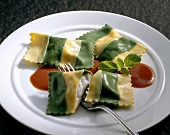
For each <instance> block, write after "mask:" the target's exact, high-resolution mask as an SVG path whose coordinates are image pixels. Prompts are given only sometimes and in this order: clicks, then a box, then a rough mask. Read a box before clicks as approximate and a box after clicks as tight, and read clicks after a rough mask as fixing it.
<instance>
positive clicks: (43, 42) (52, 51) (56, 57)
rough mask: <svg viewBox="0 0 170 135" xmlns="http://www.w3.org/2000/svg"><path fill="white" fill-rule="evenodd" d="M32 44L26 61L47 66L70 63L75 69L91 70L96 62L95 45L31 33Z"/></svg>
mask: <svg viewBox="0 0 170 135" xmlns="http://www.w3.org/2000/svg"><path fill="white" fill-rule="evenodd" d="M30 36H31V43H30V46H29V48H28V50H27V52H26V54H25V56H24V59H25V60H26V61H29V62H33V63H41V64H43V65H47V66H56V67H58V66H62V65H63V64H67V63H68V62H69V63H70V64H71V65H72V66H73V67H74V68H75V69H82V68H91V67H93V62H94V44H92V43H90V42H88V41H83V40H70V39H66V38H59V37H53V36H49V35H45V34H39V33H31V34H30Z"/></svg>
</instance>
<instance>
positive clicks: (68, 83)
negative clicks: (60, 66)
mask: <svg viewBox="0 0 170 135" xmlns="http://www.w3.org/2000/svg"><path fill="white" fill-rule="evenodd" d="M91 77H92V74H91V72H88V71H86V70H78V71H73V72H51V73H49V78H50V79H49V96H48V105H47V109H46V113H47V114H49V115H64V114H71V113H75V111H76V109H77V107H78V106H79V104H80V101H81V98H82V95H83V93H84V91H85V89H86V88H87V86H88V85H89V82H90V80H91Z"/></svg>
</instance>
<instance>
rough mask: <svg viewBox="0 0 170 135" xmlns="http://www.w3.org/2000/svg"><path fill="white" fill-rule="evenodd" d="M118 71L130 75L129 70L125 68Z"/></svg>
mask: <svg viewBox="0 0 170 135" xmlns="http://www.w3.org/2000/svg"><path fill="white" fill-rule="evenodd" d="M120 71H121V72H122V73H125V74H130V72H129V70H127V69H126V68H121V70H120Z"/></svg>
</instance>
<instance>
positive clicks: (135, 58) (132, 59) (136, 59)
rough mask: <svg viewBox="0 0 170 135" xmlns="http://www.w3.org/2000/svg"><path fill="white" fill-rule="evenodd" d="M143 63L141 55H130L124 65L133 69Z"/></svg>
mask: <svg viewBox="0 0 170 135" xmlns="http://www.w3.org/2000/svg"><path fill="white" fill-rule="evenodd" d="M140 61H141V56H140V55H139V54H129V55H128V56H127V57H126V58H125V60H124V63H125V65H126V66H127V67H128V68H132V67H134V66H135V65H137V64H139V63H140Z"/></svg>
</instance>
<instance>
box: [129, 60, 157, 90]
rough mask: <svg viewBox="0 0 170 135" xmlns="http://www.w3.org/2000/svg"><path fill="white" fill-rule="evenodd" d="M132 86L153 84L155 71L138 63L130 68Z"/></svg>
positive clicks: (141, 86)
mask: <svg viewBox="0 0 170 135" xmlns="http://www.w3.org/2000/svg"><path fill="white" fill-rule="evenodd" d="M130 74H131V82H132V86H133V87H136V88H144V87H147V86H150V85H152V84H153V82H154V80H155V73H154V71H153V69H152V68H151V67H149V66H148V65H146V64H143V63H140V64H138V65H136V66H134V67H133V68H131V69H130Z"/></svg>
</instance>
